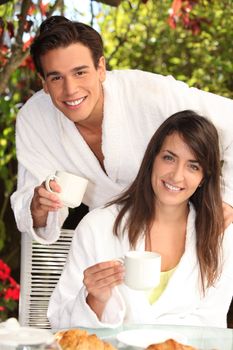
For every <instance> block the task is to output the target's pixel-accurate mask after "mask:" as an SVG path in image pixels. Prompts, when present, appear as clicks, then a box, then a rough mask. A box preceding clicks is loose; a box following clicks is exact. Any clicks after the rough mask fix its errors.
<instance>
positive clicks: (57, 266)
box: [19, 229, 74, 329]
mask: <svg viewBox="0 0 233 350" xmlns="http://www.w3.org/2000/svg"><path fill="white" fill-rule="evenodd" d="M73 233H74V231H73V230H66V229H65V230H62V231H61V235H60V238H59V240H58V241H57V242H55V243H54V244H51V245H42V244H40V243H37V242H36V241H33V240H32V239H31V238H30V237H29V236H28V235H27V234H25V233H22V239H21V268H20V301H19V323H20V325H21V326H31V327H38V328H45V329H50V324H49V321H48V319H47V316H46V314H47V308H48V302H49V298H50V295H51V293H52V291H53V289H54V287H55V285H56V284H57V281H58V280H59V277H60V275H61V272H62V270H63V266H64V264H65V261H66V258H67V254H68V252H69V249H70V244H71V241H72V237H73Z"/></svg>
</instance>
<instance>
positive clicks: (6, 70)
mask: <svg viewBox="0 0 233 350" xmlns="http://www.w3.org/2000/svg"><path fill="white" fill-rule="evenodd" d="M28 55H29V49H28V50H27V51H25V52H23V51H22V47H19V46H18V47H16V48H15V50H14V52H12V55H11V57H10V59H9V61H8V62H7V64H6V65H5V66H4V67H3V70H2V71H1V79H0V94H2V93H4V91H5V90H6V87H7V84H8V81H9V79H10V77H11V74H12V73H13V72H14V71H15V70H16V69H17V68H18V67H19V66H20V64H21V63H22V62H23V61H24V59H25V58H26V57H27V56H28Z"/></svg>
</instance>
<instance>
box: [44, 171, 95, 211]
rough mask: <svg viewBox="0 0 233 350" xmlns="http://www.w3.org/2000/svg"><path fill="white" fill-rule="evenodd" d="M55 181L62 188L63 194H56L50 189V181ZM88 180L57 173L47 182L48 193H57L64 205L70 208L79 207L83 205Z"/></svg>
mask: <svg viewBox="0 0 233 350" xmlns="http://www.w3.org/2000/svg"><path fill="white" fill-rule="evenodd" d="M51 180H55V181H56V182H57V183H58V184H59V185H60V186H61V192H54V191H53V190H52V189H51V187H50V181H51ZM87 184H88V180H87V179H85V178H84V177H80V176H77V175H74V174H70V173H67V172H66V171H56V173H55V174H52V175H49V176H48V177H47V178H46V180H45V187H46V189H47V191H49V192H53V193H56V195H57V196H58V197H59V198H60V199H61V201H62V202H63V204H64V205H65V206H67V207H69V208H75V207H78V206H79V205H80V204H81V203H82V199H83V196H84V193H85V191H86V188H87Z"/></svg>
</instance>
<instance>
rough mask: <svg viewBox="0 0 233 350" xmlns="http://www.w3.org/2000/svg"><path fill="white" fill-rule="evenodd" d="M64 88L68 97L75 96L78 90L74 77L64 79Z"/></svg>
mask: <svg viewBox="0 0 233 350" xmlns="http://www.w3.org/2000/svg"><path fill="white" fill-rule="evenodd" d="M63 88H64V92H65V94H66V95H67V96H71V95H74V94H75V93H76V92H77V90H78V84H77V80H75V79H74V78H73V77H66V79H64V86H63Z"/></svg>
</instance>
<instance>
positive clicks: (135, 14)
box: [98, 0, 233, 98]
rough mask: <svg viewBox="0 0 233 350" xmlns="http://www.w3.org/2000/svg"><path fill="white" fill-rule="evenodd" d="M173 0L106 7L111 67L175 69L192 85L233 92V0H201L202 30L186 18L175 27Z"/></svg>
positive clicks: (197, 11) (196, 10)
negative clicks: (188, 24)
mask: <svg viewBox="0 0 233 350" xmlns="http://www.w3.org/2000/svg"><path fill="white" fill-rule="evenodd" d="M171 3H172V1H170V0H164V1H153V0H148V2H147V3H146V4H143V3H142V2H141V1H140V0H131V1H124V0H123V1H122V3H121V5H120V6H119V7H118V8H108V7H103V11H102V14H100V15H99V17H98V23H99V25H100V28H101V33H102V36H103V39H104V43H105V52H106V57H107V58H108V64H109V67H110V68H111V69H114V68H133V69H142V70H147V71H151V72H156V73H159V74H164V75H168V74H171V75H173V76H174V77H175V78H177V79H179V80H183V81H185V82H187V83H188V84H189V85H190V86H196V87H198V88H201V89H203V90H206V91H211V92H214V93H217V94H220V95H224V96H227V97H231V98H232V97H233V61H232V57H233V45H232V37H233V26H232V18H233V6H232V2H231V1H217V0H212V1H205V0H203V1H199V2H198V4H197V5H196V6H194V7H193V9H192V11H191V15H190V18H191V19H192V18H197V19H198V20H199V21H200V28H201V31H200V33H199V34H196V35H194V34H193V33H192V31H191V30H188V29H184V27H183V26H182V25H181V21H180V22H178V25H177V27H176V29H172V28H170V26H169V25H168V10H169V8H170V6H171Z"/></svg>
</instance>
